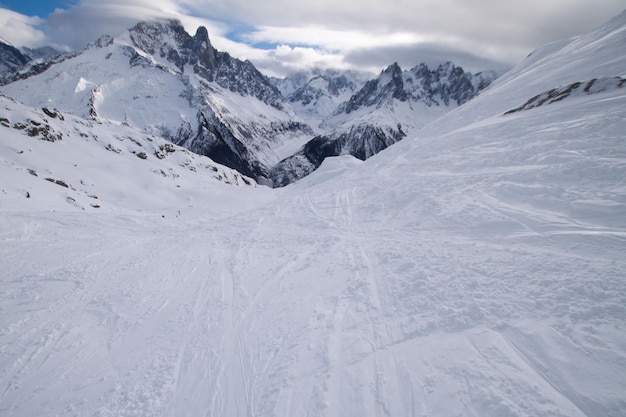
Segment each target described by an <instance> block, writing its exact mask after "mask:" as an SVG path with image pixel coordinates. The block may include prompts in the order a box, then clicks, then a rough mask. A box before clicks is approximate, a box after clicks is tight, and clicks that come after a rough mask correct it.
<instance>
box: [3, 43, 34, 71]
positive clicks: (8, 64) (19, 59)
mask: <svg viewBox="0 0 626 417" xmlns="http://www.w3.org/2000/svg"><path fill="white" fill-rule="evenodd" d="M28 61H30V58H29V57H28V56H26V55H24V54H22V52H21V51H20V50H19V49H17V48H16V47H14V46H13V45H10V44H8V43H6V42H3V41H1V40H0V75H1V74H2V73H4V72H13V71H15V70H17V69H18V68H20V67H22V66H24V65H25V64H26V63H27V62H28Z"/></svg>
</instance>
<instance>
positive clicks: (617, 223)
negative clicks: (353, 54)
mask: <svg viewBox="0 0 626 417" xmlns="http://www.w3.org/2000/svg"><path fill="white" fill-rule="evenodd" d="M624 45H626V12H624V13H622V14H620V15H619V16H617V17H616V18H615V19H613V20H611V21H610V22H608V23H606V24H605V25H603V26H602V27H600V28H598V29H597V30H595V31H593V32H590V33H588V34H584V35H581V36H577V37H575V38H572V39H567V40H564V41H561V42H557V43H553V44H550V45H547V46H545V47H543V48H540V49H538V50H536V51H534V52H533V53H532V54H531V55H530V56H529V57H528V58H527V59H525V60H524V61H523V62H521V63H520V64H519V65H517V66H515V67H514V68H513V69H512V70H511V71H509V72H508V73H506V74H504V75H503V76H502V77H500V78H499V79H498V80H496V81H495V82H494V83H493V84H492V85H491V86H490V87H489V88H487V89H485V90H483V91H482V92H481V93H480V94H479V95H478V96H476V97H474V98H473V99H472V100H470V101H468V102H466V103H465V104H463V105H461V106H458V107H454V108H453V109H451V110H450V111H449V112H448V113H445V114H444V115H442V116H440V117H438V118H437V119H435V120H433V121H432V122H430V123H429V124H428V125H426V126H424V127H423V128H421V129H420V130H419V131H416V132H414V133H408V134H407V136H406V137H405V138H404V139H403V140H401V141H400V142H399V143H396V144H395V145H394V146H391V147H389V148H388V149H386V150H385V151H384V152H380V153H378V154H377V155H374V156H372V157H371V158H368V159H367V160H365V161H360V160H358V159H356V158H354V157H351V156H349V155H341V156H339V157H331V158H327V159H326V160H324V162H323V163H322V164H321V166H320V167H319V169H318V170H316V171H315V172H313V173H311V174H310V175H308V176H307V177H305V178H303V179H302V180H300V181H298V182H296V183H293V184H290V185H289V186H286V187H284V188H281V189H270V188H268V187H254V184H252V186H247V185H245V183H241V182H240V179H241V178H242V177H238V179H237V183H238V184H240V185H241V186H233V184H230V185H229V184H224V183H223V182H222V181H220V180H218V178H213V177H212V176H213V175H214V174H212V173H211V171H212V169H211V168H210V166H214V167H215V168H217V169H219V167H218V166H217V165H213V163H212V162H210V161H209V160H208V159H207V158H205V157H199V156H194V155H193V154H192V153H186V151H185V150H183V149H181V148H178V147H176V146H175V145H171V144H170V143H169V142H167V141H165V140H163V139H162V138H160V137H159V136H158V135H154V136H152V135H150V134H147V133H146V132H144V130H143V129H137V128H133V127H129V126H124V125H123V124H120V123H114V122H111V121H105V120H101V121H100V123H99V122H98V121H95V120H91V121H89V120H85V119H84V118H81V117H78V116H75V115H72V114H70V113H67V112H63V111H60V110H56V109H54V108H52V107H51V106H46V107H45V110H44V107H27V106H24V105H21V104H19V103H17V102H15V101H12V100H11V99H8V98H6V97H0V108H2V109H3V110H2V113H0V117H1V118H2V119H0V178H2V182H1V186H0V270H1V271H2V274H0V294H2V303H0V329H1V334H2V339H1V340H2V343H1V345H0V346H1V349H2V355H0V369H2V372H1V373H0V383H1V384H2V386H3V387H4V389H3V391H2V395H1V396H0V415H10V416H39V415H67V414H71V415H79V416H176V417H185V416H206V415H210V416H211V415H212V416H233V417H240V416H241V417H243V416H258V417H269V416H327V417H339V416H363V417H374V416H412V415H416V416H440V417H456V416H471V417H477V416H480V417H501V416H520V417H548V416H551V417H554V416H559V417H564V416H568V417H589V416H607V417H621V416H624V415H626V401H625V399H624V395H623V393H624V392H626V374H625V373H624V372H622V370H623V364H624V358H626V336H625V333H624V328H626V306H625V302H624V300H625V299H626V279H625V278H626V277H625V271H626V259H625V257H624V253H625V252H626V186H625V185H624V172H625V170H626V142H625V141H624V132H625V131H626V119H625V118H624V109H625V108H626V89H625V88H624V83H623V81H622V80H624V78H626V77H624V74H626V54H624V53H623V50H624ZM110 59H114V55H113V56H111V58H110ZM153 79H154V78H153ZM537 104H539V105H537ZM101 110H102V109H101ZM355 111H356V112H358V111H362V110H361V109H359V110H355ZM61 117H62V118H63V120H61ZM27 119H30V120H32V121H34V122H35V123H32V122H29V121H28V120H27ZM47 125H49V128H47V127H46V126H47ZM22 126H24V127H23V128H22ZM30 132H32V135H33V136H31V133H30ZM59 134H63V135H62V138H61V140H55V141H54V142H50V141H48V140H44V139H45V138H46V137H48V138H49V139H54V138H55V137H57V136H58V135H59ZM83 135H85V136H83ZM134 140H136V141H137V142H139V143H141V146H140V145H138V144H137V143H135V142H134ZM109 145H110V146H109ZM168 145H171V146H172V148H171V149H174V150H175V151H174V152H169V151H167V150H166V149H169V148H168V147H167V146H168ZM161 146H163V149H161ZM107 148H110V149H116V150H120V151H121V152H119V153H118V152H116V151H115V150H109V149H107ZM133 151H134V152H136V154H133V153H132V152H133ZM139 152H145V153H146V156H147V158H146V159H142V158H141V157H139V156H138V154H139ZM156 153H161V154H163V153H167V156H166V157H165V158H163V159H160V158H159V157H158V156H156ZM179 158H180V159H179ZM187 159H191V164H192V166H194V167H196V170H197V172H194V171H193V170H192V169H190V168H186V167H184V166H181V164H182V165H185V161H186V160H187ZM204 165H207V167H206V169H205V168H203V166H204ZM169 168H171V169H172V171H170V170H169ZM29 169H31V170H32V171H34V172H35V173H36V174H37V176H35V175H33V174H32V173H31V172H30V171H29ZM160 169H162V170H163V171H164V172H165V174H166V176H163V174H161V173H160V172H159V170H160ZM155 170H156V171H157V172H154V171H155ZM170 172H172V173H173V174H177V175H179V177H175V176H174V175H170V174H169V173H170ZM224 172H225V173H233V171H232V170H224ZM215 174H217V173H215ZM46 178H50V179H51V180H52V181H50V180H46ZM229 178H231V179H232V177H229ZM81 180H82V182H81ZM60 182H63V183H65V184H66V185H68V187H65V186H63V185H62V184H61V183H60ZM83 183H84V184H83ZM92 184H93V185H92ZM179 186H180V187H179ZM27 193H29V194H30V198H29V197H28V195H29V194H27ZM92 193H93V194H92ZM89 195H96V196H97V197H98V199H95V198H92V197H90V196H89ZM68 197H71V198H72V199H74V200H75V202H77V204H72V200H70V199H68ZM99 201H102V202H101V203H99ZM90 203H94V204H97V205H98V204H100V205H101V207H100V208H95V207H93V206H91V204H90ZM83 209H84V210H83Z"/></svg>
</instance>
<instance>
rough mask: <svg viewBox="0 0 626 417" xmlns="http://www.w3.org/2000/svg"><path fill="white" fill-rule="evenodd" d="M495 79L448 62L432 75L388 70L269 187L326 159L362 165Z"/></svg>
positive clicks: (422, 70)
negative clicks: (344, 159)
mask: <svg viewBox="0 0 626 417" xmlns="http://www.w3.org/2000/svg"><path fill="white" fill-rule="evenodd" d="M498 75H499V74H498V73H496V72H493V71H485V72H482V73H478V74H471V73H469V72H465V71H464V70H463V69H462V68H461V67H456V66H455V65H454V64H452V63H451V62H447V63H445V64H442V65H440V66H439V67H438V68H436V69H433V70H431V69H430V68H428V66H427V65H425V64H420V65H418V66H416V67H414V68H412V69H411V70H409V71H402V69H401V68H400V66H399V65H398V64H397V63H396V64H393V65H390V66H389V67H388V68H387V69H385V70H384V71H382V72H381V74H380V75H379V77H378V78H375V79H373V80H370V81H367V82H366V83H365V85H364V86H363V87H362V88H361V89H360V90H358V91H357V92H356V93H355V94H353V95H352V96H351V97H350V98H349V99H348V100H346V101H344V102H343V103H341V104H340V105H339V106H338V107H337V108H336V109H335V110H334V111H333V112H332V114H330V115H328V116H327V117H326V118H325V119H324V120H323V121H322V122H321V127H322V128H324V129H325V132H323V133H321V134H319V135H318V136H316V137H315V138H313V139H312V140H311V141H309V142H308V143H307V144H305V145H304V146H303V147H302V148H301V149H300V150H299V152H297V153H295V154H294V155H293V156H290V157H288V158H286V159H284V160H283V161H281V162H280V163H279V164H278V165H276V166H275V167H274V168H273V170H272V176H273V178H274V184H275V185H278V186H284V185H287V184H289V183H291V182H293V181H295V180H298V179H300V178H302V177H304V176H306V175H308V174H310V173H311V172H312V171H314V170H315V169H317V167H319V166H320V164H321V163H322V161H323V160H324V159H325V158H327V157H330V156H338V155H345V154H348V155H353V156H356V157H357V158H359V159H362V160H364V159H367V158H369V157H371V156H373V155H375V154H377V153H378V152H380V151H382V150H383V149H386V148H387V147H389V146H391V145H393V144H394V143H396V142H398V141H400V140H402V139H403V138H404V137H406V136H407V134H411V133H414V132H416V131H417V130H418V129H420V128H421V127H422V126H424V125H426V124H427V123H428V122H430V121H432V120H435V119H436V118H437V117H440V116H441V115H443V114H444V113H446V112H448V111H450V110H451V109H453V108H455V107H458V106H460V105H462V104H464V103H465V102H467V101H469V100H470V99H472V98H473V97H474V96H476V95H477V94H478V93H479V92H480V91H482V90H483V89H485V88H486V87H488V86H489V84H491V82H493V80H495V79H496V78H497V77H498ZM297 91H306V90H303V89H302V88H301V89H300V90H297Z"/></svg>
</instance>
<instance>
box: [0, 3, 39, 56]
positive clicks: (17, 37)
mask: <svg viewBox="0 0 626 417" xmlns="http://www.w3.org/2000/svg"><path fill="white" fill-rule="evenodd" d="M42 23H43V21H42V19H40V18H38V17H28V16H24V15H22V14H19V13H15V12H13V11H11V10H8V9H2V8H0V37H2V38H3V39H4V40H6V41H8V42H9V43H11V44H13V45H15V46H18V47H19V46H28V47H38V46H42V45H45V44H46V41H47V38H46V35H45V34H44V32H43V31H41V30H40V29H38V26H39V25H41V24H42Z"/></svg>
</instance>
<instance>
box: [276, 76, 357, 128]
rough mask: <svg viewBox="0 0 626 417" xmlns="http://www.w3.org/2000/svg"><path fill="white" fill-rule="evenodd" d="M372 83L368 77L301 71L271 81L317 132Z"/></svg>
mask: <svg viewBox="0 0 626 417" xmlns="http://www.w3.org/2000/svg"><path fill="white" fill-rule="evenodd" d="M368 80H369V74H368V73H359V72H356V71H351V70H346V71H339V70H333V69H326V70H320V69H315V70H312V71H300V72H296V73H294V74H291V75H289V76H288V77H286V78H281V79H278V78H270V82H271V83H272V84H273V85H275V86H276V88H278V89H279V90H280V92H281V93H282V94H283V96H285V97H286V98H287V101H289V103H290V105H291V106H292V108H293V109H294V111H295V112H296V113H297V114H298V115H299V116H300V117H302V118H303V119H305V120H306V121H307V122H308V124H309V125H311V126H312V127H314V128H316V127H319V125H320V124H321V122H322V120H323V119H324V118H326V117H327V116H329V115H330V114H331V113H332V112H333V111H335V110H336V108H337V107H338V106H339V105H340V104H341V103H343V102H345V101H347V100H348V99H350V97H351V96H352V95H353V94H355V93H356V92H357V91H358V90H360V89H361V87H362V86H363V85H364V84H365V82H366V81H368Z"/></svg>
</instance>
